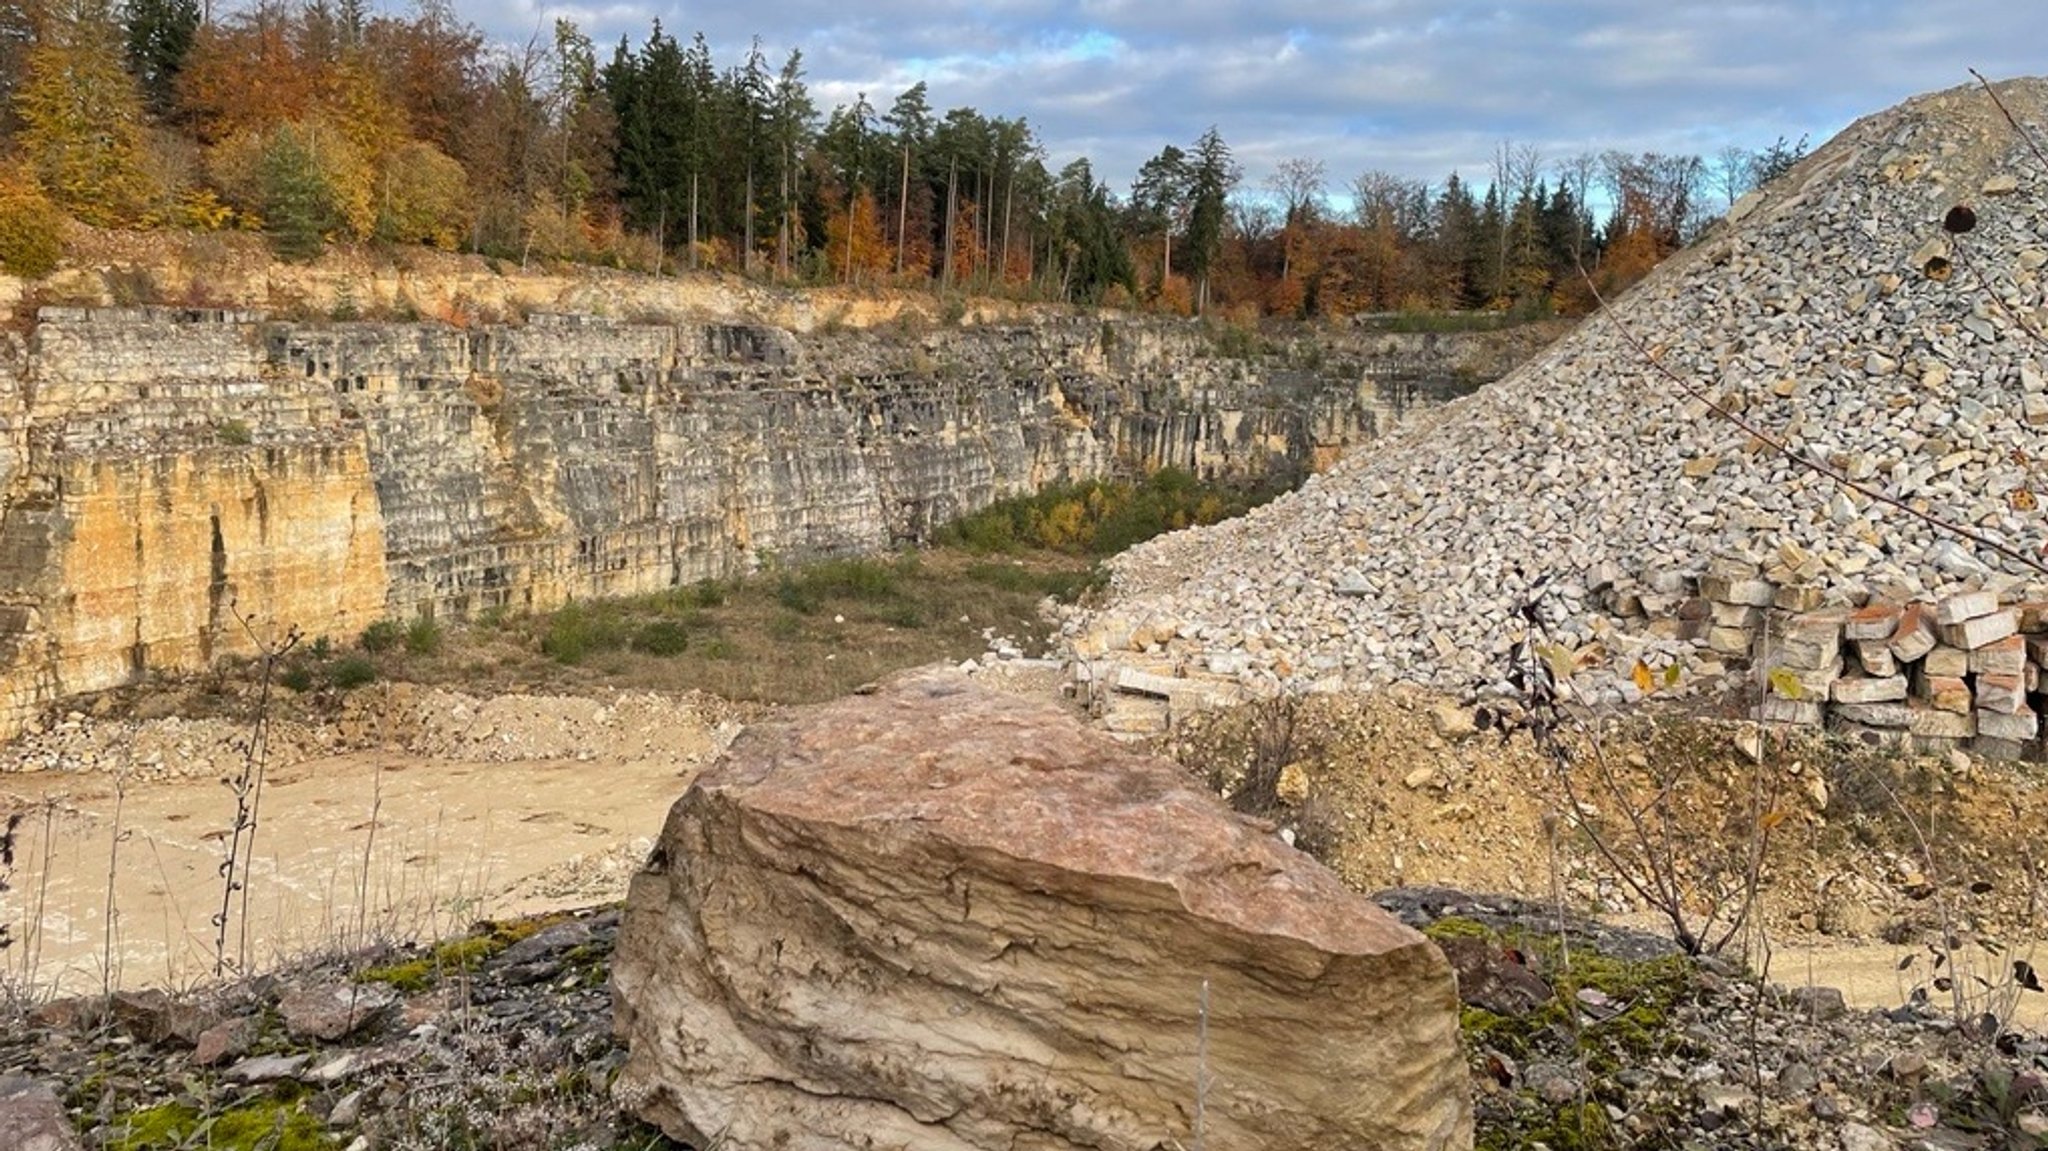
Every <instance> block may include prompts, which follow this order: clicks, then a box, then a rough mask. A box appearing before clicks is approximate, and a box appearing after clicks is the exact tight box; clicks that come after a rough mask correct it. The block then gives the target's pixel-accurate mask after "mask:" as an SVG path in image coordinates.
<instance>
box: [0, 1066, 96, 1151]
mask: <svg viewBox="0 0 2048 1151" xmlns="http://www.w3.org/2000/svg"><path fill="white" fill-rule="evenodd" d="M80 1146H81V1144H80V1143H79V1140H78V1135H77V1133H76V1132H74V1131H73V1130H72V1128H71V1120H70V1119H69V1118H68V1117H66V1115H65V1114H64V1102H63V1100H61V1099H59V1098H58V1097H57V1092H56V1091H55V1090H54V1089H52V1088H51V1087H50V1086H49V1085H47V1084H44V1083H39V1082H37V1081H35V1080H33V1079H25V1078H22V1077H20V1076H15V1075H5V1076H0V1147H5V1148H7V1151H78V1149H79V1148H80Z"/></svg>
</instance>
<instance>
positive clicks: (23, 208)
mask: <svg viewBox="0 0 2048 1151" xmlns="http://www.w3.org/2000/svg"><path fill="white" fill-rule="evenodd" d="M63 255H64V214H63V213H62V212H59V211H58V210H57V206H56V205H55V204H52V203H50V199H49V197H48V196H45V195H43V189H42V188H41V187H40V186H39V185H38V184H37V183H36V181H35V179H34V178H33V177H31V176H29V175H28V174H27V173H26V172H23V171H21V170H19V169H18V168H15V167H14V166H12V165H7V166H0V268H5V269H6V270H7V272H8V274H9V275H14V276H19V277H21V278H22V279H25V280H35V279H41V278H42V277H44V276H46V275H49V274H50V272H51V271H52V270H54V269H55V268H56V266H57V261H58V260H59V259H61V258H62V257H63Z"/></svg>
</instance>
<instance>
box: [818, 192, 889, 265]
mask: <svg viewBox="0 0 2048 1151" xmlns="http://www.w3.org/2000/svg"><path fill="white" fill-rule="evenodd" d="M834 198H835V199H837V198H839V197H834ZM825 256H826V259H827V260H829V261H830V263H831V267H832V274H833V276H834V277H835V278H837V279H838V280H839V281H840V282H841V283H847V284H872V283H874V282H876V281H878V280H880V279H881V278H882V277H884V276H886V275H888V274H889V269H890V267H891V265H892V263H893V262H894V260H895V253H894V252H893V251H892V250H891V249H890V247H889V238H888V237H887V236H885V235H883V234H882V219H881V211H880V209H878V208H877V207H876V206H875V196H874V193H873V192H871V191H869V190H868V189H866V188H862V189H859V190H858V191H856V192H855V193H854V194H853V201H852V203H851V204H846V203H844V202H843V201H842V203H841V204H840V205H839V206H838V207H836V208H835V209H834V210H833V211H832V213H831V215H830V216H829V217H828V221H827V223H826V225H825Z"/></svg>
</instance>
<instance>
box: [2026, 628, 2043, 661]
mask: <svg viewBox="0 0 2048 1151" xmlns="http://www.w3.org/2000/svg"><path fill="white" fill-rule="evenodd" d="M2027 659H2028V660H2030V661H2032V662H2033V663H2034V664H2035V665H2036V666H2039V667H2048V635H2030V636H2028V637H2027Z"/></svg>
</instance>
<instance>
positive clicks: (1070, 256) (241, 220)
mask: <svg viewBox="0 0 2048 1151" xmlns="http://www.w3.org/2000/svg"><path fill="white" fill-rule="evenodd" d="M211 5H212V0H25V2H22V3H16V4H10V5H8V6H6V7H5V8H0V262H4V263H6V264H8V265H10V266H11V267H12V268H13V269H14V270H16V271H17V272H22V271H27V272H29V273H30V274H33V271H34V267H35V265H38V264H42V265H45V266H46V265H47V264H49V263H51V262H54V260H55V258H56V255H55V252H54V250H53V248H52V245H53V244H54V243H55V242H56V241H55V239H54V237H55V236H56V235H57V234H58V233H59V229H60V226H61V220H62V217H63V216H64V215H69V216H70V217H72V218H75V219H77V220H79V221H81V222H84V223H86V224H90V225H95V226H100V227H131V228H132V227H173V228H185V229H197V230H213V229H223V228H240V229H247V230H252V231H260V232H263V233H265V234H266V235H267V236H268V237H269V238H270V240H271V242H272V243H273V244H274V245H275V247H276V249H277V250H278V252H279V253H280V254H281V255H283V256H285V257H287V258H308V257H311V256H313V255H315V254H317V253H318V252H319V251H320V250H321V249H322V248H323V247H324V246H325V245H326V244H329V243H334V242H361V241H374V242H386V243H395V244H427V245H432V246H435V247H440V248H445V249H460V250H467V251H473V252H478V253H484V254H487V255H491V256H495V257H500V258H506V259H517V260H519V261H521V262H522V263H526V262H530V261H533V260H536V259H539V260H575V261H587V262H595V263H604V264H611V265H614V266H620V267H633V268H638V269H641V270H645V271H649V272H653V273H656V274H663V273H668V272H672V271H677V270H681V269H685V268H689V269H720V270H731V271H739V272H743V273H746V274H751V275H758V276H765V277H775V278H780V279H784V280H789V281H793V282H810V283H827V282H830V283H847V284H856V285H885V284H886V285H903V286H934V287H938V288H941V289H945V290H967V291H983V292H1002V293H1010V294H1016V295H1020V296H1029V297H1033V298H1039V299H1048V300H1064V301H1073V302H1081V303H1105V302H1106V303H1114V304H1120V305H1125V306H1149V307H1155V308H1159V309H1162V310H1168V311H1176V312H1208V311H1212V310H1216V309H1228V310H1231V311H1232V312H1233V313H1235V314H1264V315H1294V316H1316V315H1345V314H1353V313H1359V312H1372V311H1387V310H1394V309H1469V308H1514V309H1522V310H1525V311H1530V312H1541V311H1552V310H1562V311H1572V310H1579V309H1582V308H1583V307H1584V306H1585V305H1586V302H1587V300H1586V298H1587V295H1588V293H1587V291H1586V289H1585V288H1584V286H1583V283H1582V278H1581V276H1580V273H1579V269H1580V268H1582V267H1584V268H1587V269H1591V270H1592V272H1593V275H1594V277H1595V281H1596V283H1600V284H1601V285H1602V287H1603V289H1608V288H1617V287H1619V286H1621V285H1623V284H1625V283H1627V282H1628V281H1629V280H1632V279H1633V278H1635V277H1637V276H1640V275H1641V274H1642V273H1643V272H1645V271H1647V270H1648V268H1649V267H1650V266H1652V265H1654V264H1655V262H1656V261H1657V260H1658V259H1661V258H1662V257H1663V256H1664V255H1666V254H1668V253H1669V252H1670V251H1672V250H1673V249H1674V248H1676V247H1677V246H1679V245H1682V244H1684V243H1686V242H1687V241H1688V240H1689V239H1691V238H1692V236H1693V235H1695V234H1696V233H1697V232H1698V231H1699V230H1700V228H1701V227H1702V226H1703V225H1704V222H1705V221H1706V220H1707V219H1709V218H1710V217H1711V216H1712V215H1713V214H1714V213H1715V211H1717V210H1718V208H1719V207H1720V206H1722V205H1721V204H1720V201H1726V202H1732V201H1733V200H1734V199H1735V198H1736V197H1737V196H1739V195H1741V194H1742V192H1743V191H1746V190H1747V189H1748V188H1750V187H1752V186H1754V185H1756V184H1757V183H1759V182H1761V181H1763V180H1765V179H1768V178H1769V177H1770V176H1772V175H1775V174H1776V173H1777V172H1779V171H1782V170H1783V169H1784V168H1785V167H1788V166H1789V165H1790V164H1791V163H1793V162H1795V161H1796V160H1797V159H1798V158H1799V156H1800V155H1801V154H1802V153H1803V151H1804V146H1805V142H1804V141H1803V140H1802V141H1800V142H1799V143H1798V144H1787V143H1786V142H1785V141H1784V140H1782V139H1781V140H1780V141H1779V142H1778V143H1777V144H1776V145H1775V146H1774V147H1772V148H1771V149H1768V150H1766V151H1764V152H1761V153H1749V152H1744V151H1741V150H1737V149H1730V150H1726V151H1724V152H1723V153H1722V154H1720V155H1718V156H1717V157H1715V159H1714V161H1713V162H1712V163H1708V162H1704V161H1702V160H1700V159H1699V158H1698V157H1692V156H1673V155H1658V154H1649V155H1639V156H1636V155H1623V154H1620V153H1608V154H1606V155H1600V156H1593V155H1583V156H1575V157H1571V158H1568V159H1566V160H1564V161H1562V162H1558V163H1554V164H1548V165H1546V164H1545V163H1543V162H1542V161H1541V158H1540V157H1539V156H1537V154H1536V153H1535V152H1534V151H1533V150H1531V149H1528V148H1526V147H1518V146H1514V145H1508V144H1504V145H1502V146H1501V148H1500V149H1499V151H1498V153H1497V155H1496V156H1495V157H1494V160H1493V162H1492V164H1491V165H1490V166H1489V169H1490V170H1489V171H1488V172H1487V173H1486V177H1487V178H1486V179H1485V181H1484V183H1483V187H1484V191H1483V193H1482V192H1479V191H1476V190H1475V184H1474V182H1472V181H1469V180H1467V179H1464V178H1461V177H1460V176H1459V175H1458V174H1455V173H1454V174H1452V175H1450V176H1449V177H1448V178H1446V179H1445V180H1444V181H1443V182H1442V183H1440V184H1437V185H1434V186H1432V185H1427V184H1424V183H1422V182H1418V181H1413V180H1409V179H1405V178H1402V177H1398V176H1394V175H1390V174H1388V173H1384V172H1366V173H1363V174H1360V175H1358V176H1356V177H1355V178H1353V179H1351V180H1349V181H1348V182H1345V183H1342V184H1333V182H1332V181H1331V180H1330V178H1329V176H1328V174H1327V171H1326V168H1325V166H1324V165H1323V163H1322V162H1321V161H1318V160H1314V159H1309V158H1300V159H1290V160H1287V161H1285V162H1283V163H1281V164H1279V165H1278V166H1277V167H1276V169H1275V171H1274V172H1273V174H1272V175H1271V176H1270V177H1269V178H1267V179H1265V180H1264V181H1262V182H1260V183H1259V184H1258V185H1256V186H1253V185H1249V184H1247V182H1246V181H1245V180H1244V178H1243V174H1242V170H1241V168H1240V166H1239V165H1238V163H1237V162H1236V161H1235V159H1234V158H1233V155H1232V152H1231V149H1230V147H1229V145H1228V144H1227V143H1225V141H1224V139H1223V136H1222V134H1221V133H1220V132H1219V131H1218V130H1217V129H1216V128H1214V127H1212V128H1210V129H1209V130H1208V131H1206V132H1204V133H1203V134H1202V135H1201V136H1200V137H1199V138H1197V139H1196V140H1194V141H1192V142H1190V143H1189V144H1188V145H1187V146H1186V147H1185V148H1183V147H1181V146H1179V145H1167V146H1165V147H1164V148H1162V149H1161V150H1160V152H1159V153H1158V154H1157V155H1156V156H1154V157H1153V158H1151V159H1150V160H1148V161H1147V162H1146V163H1145V164H1144V166H1143V167H1142V168H1141V170H1140V171H1139V173H1138V175H1137V178H1136V180H1135V181H1134V182H1133V184H1132V186H1131V188H1130V189H1129V190H1128V192H1127V193H1119V192H1117V191H1115V190H1112V189H1111V188H1110V187H1109V186H1108V185H1107V184H1106V183H1105V182H1104V181H1102V180H1101V179H1099V178H1098V177H1097V175H1096V173H1095V170H1094V167H1093V165H1092V164H1091V163H1090V162H1089V160H1087V159H1086V158H1085V157H1084V158H1081V159H1076V160H1074V161H1072V162H1070V163H1067V164H1065V165H1064V166H1062V167H1060V168H1058V169H1057V170H1054V169H1052V168H1050V167H1049V166H1048V161H1047V154H1046V149H1045V148H1044V146H1043V144H1042V142H1041V141H1040V140H1039V139H1038V137H1037V135H1036V133H1035V131H1034V130H1033V129H1032V127H1031V125H1030V124H1028V123H1027V122H1026V121H1025V120H1023V119H1021V118H1017V119H1011V118H1006V117H1003V116H990V115H986V114H984V113H982V112H980V111H978V110H976V109H973V108H951V109H948V110H945V111H944V112H940V111H938V110H937V109H936V108H935V107H934V106H933V104H932V102H931V94H930V92H929V91H928V89H927V87H926V86H925V85H924V84H923V83H918V84H916V85H913V86H912V87H910V88H909V89H907V90H905V91H903V92H901V93H899V94H897V95H896V96H895V97H894V98H893V100H891V101H890V102H889V103H888V104H887V106H886V108H884V107H879V106H877V105H876V104H875V103H872V102H870V100H869V99H868V97H867V96H866V95H865V94H863V95H861V96H860V97H858V98H857V99H856V100H855V101H854V102H853V103H852V104H850V105H842V106H839V107H836V108H833V109H831V110H830V111H829V112H821V111H820V109H819V108H818V107H817V105H816V104H815V103H814V101H813V100H812V98H811V96H810V93H809V91H808V88H807V85H806V83H805V72H804V65H803V55H802V53H801V52H800V51H791V52H790V53H789V54H788V55H787V56H786V57H784V58H782V59H780V60H770V59H769V58H767V56H766V55H765V54H764V51H763V49H762V46H761V43H760V42H759V41H758V40H756V41H755V42H753V43H752V44H751V45H749V46H748V47H747V49H746V50H745V51H744V52H743V53H741V54H740V55H739V57H738V58H737V59H736V60H728V61H725V62H721V61H720V59H719V58H718V57H717V55H716V54H715V53H714V51H713V48H712V46H711V45H710V44H709V43H708V42H707V41H706V39H705V37H704V36H703V35H702V34H698V35H695V36H693V37H691V38H689V39H688V40H687V41H684V40H681V39H678V38H677V37H676V36H674V35H672V34H671V33H670V32H669V31H667V30H666V29H664V28H663V27H662V26H661V24H660V23H659V22H656V23H655V24H654V25H653V26H652V28H651V29H650V30H649V32H648V33H647V34H646V35H645V36H644V37H642V38H640V39H639V40H638V42H637V43H636V42H634V41H633V40H632V39H631V38H622V39H621V40H620V42H619V43H618V44H617V45H616V46H612V47H610V48H609V49H608V50H607V49H600V48H599V46H597V45H595V44H593V43H592V41H591V40H590V39H589V38H588V37H587V36H585V35H584V34H583V33H582V32H581V31H580V30H579V29H578V28H577V27H576V26H575V25H574V24H572V23H570V22H568V21H559V20H558V21H557V22H556V23H555V25H554V28H553V32H552V35H551V36H548V37H545V38H541V37H536V38H535V39H534V40H532V41H530V42H528V43H526V44H524V45H520V46H515V47H512V48H506V47H503V46H494V45H492V44H490V43H488V42H487V41H486V40H485V38H484V37H483V35H482V34H481V33H480V32H479V31H478V30H477V29H476V28H475V27H474V26H472V25H470V24H468V23H466V22H465V21H463V20H462V19H461V18H460V17H459V16H458V15H457V13H456V12H455V10H454V9H453V8H452V6H451V5H450V3H449V0H416V2H415V3H414V5H413V6H412V7H411V8H410V9H408V10H407V11H406V12H404V13H403V14H393V13H386V12H380V11H376V10H373V9H372V8H371V7H370V6H369V3H368V0H254V3H252V4H250V5H248V6H245V7H240V8H237V9H235V10H234V11H232V12H215V11H212V9H211Z"/></svg>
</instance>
